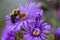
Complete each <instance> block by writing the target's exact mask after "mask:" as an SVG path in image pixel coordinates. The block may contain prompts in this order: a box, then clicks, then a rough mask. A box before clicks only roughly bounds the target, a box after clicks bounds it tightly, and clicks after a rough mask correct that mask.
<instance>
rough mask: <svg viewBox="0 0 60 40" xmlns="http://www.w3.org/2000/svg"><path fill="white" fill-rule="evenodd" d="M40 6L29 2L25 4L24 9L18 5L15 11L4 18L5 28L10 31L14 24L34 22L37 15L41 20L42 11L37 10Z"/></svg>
mask: <svg viewBox="0 0 60 40" xmlns="http://www.w3.org/2000/svg"><path fill="white" fill-rule="evenodd" d="M40 6H41V5H40V4H36V3H33V2H30V3H29V4H28V3H26V4H25V7H23V6H22V5H19V7H18V8H17V9H14V10H13V11H12V12H11V13H9V14H8V15H7V16H6V25H7V26H6V27H7V28H9V29H11V28H12V27H13V26H14V25H15V23H18V22H24V21H31V20H35V18H36V16H38V15H40V17H41V18H42V16H43V10H41V9H39V7H40ZM10 25H11V26H10Z"/></svg>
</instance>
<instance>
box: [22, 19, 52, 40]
mask: <svg viewBox="0 0 60 40" xmlns="http://www.w3.org/2000/svg"><path fill="white" fill-rule="evenodd" d="M23 29H24V30H25V31H23V34H24V39H25V40H46V39H47V38H49V36H48V35H49V34H50V32H51V26H50V25H49V24H47V23H45V22H44V21H43V20H42V19H41V20H40V21H39V22H38V23H36V24H35V23H34V25H32V24H30V25H28V26H23Z"/></svg>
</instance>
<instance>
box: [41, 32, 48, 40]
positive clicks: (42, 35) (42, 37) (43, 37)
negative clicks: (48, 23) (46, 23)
mask: <svg viewBox="0 0 60 40" xmlns="http://www.w3.org/2000/svg"><path fill="white" fill-rule="evenodd" d="M40 36H41V39H43V40H46V39H47V38H48V36H46V35H45V34H43V33H41V34H40Z"/></svg>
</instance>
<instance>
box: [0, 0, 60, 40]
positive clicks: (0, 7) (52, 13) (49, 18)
mask: <svg viewBox="0 0 60 40" xmlns="http://www.w3.org/2000/svg"><path fill="white" fill-rule="evenodd" d="M30 1H35V2H42V3H44V7H45V9H46V10H45V11H44V20H45V21H46V22H48V23H49V24H51V25H52V34H51V35H50V36H51V37H50V39H49V40H53V33H54V31H55V29H56V28H57V27H59V26H60V21H57V16H56V9H55V4H56V2H57V1H56V0H0V39H1V32H2V29H3V28H4V25H5V16H6V15H7V14H8V13H9V12H11V11H12V10H13V9H14V8H17V7H18V5H19V4H22V5H24V4H25V3H26V2H28V3H29V2H30Z"/></svg>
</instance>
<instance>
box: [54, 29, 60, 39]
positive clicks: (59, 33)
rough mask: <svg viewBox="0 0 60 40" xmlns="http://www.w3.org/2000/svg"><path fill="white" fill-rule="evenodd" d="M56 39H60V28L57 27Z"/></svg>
mask: <svg viewBox="0 0 60 40" xmlns="http://www.w3.org/2000/svg"><path fill="white" fill-rule="evenodd" d="M55 40H60V28H57V29H56V31H55Z"/></svg>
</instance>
